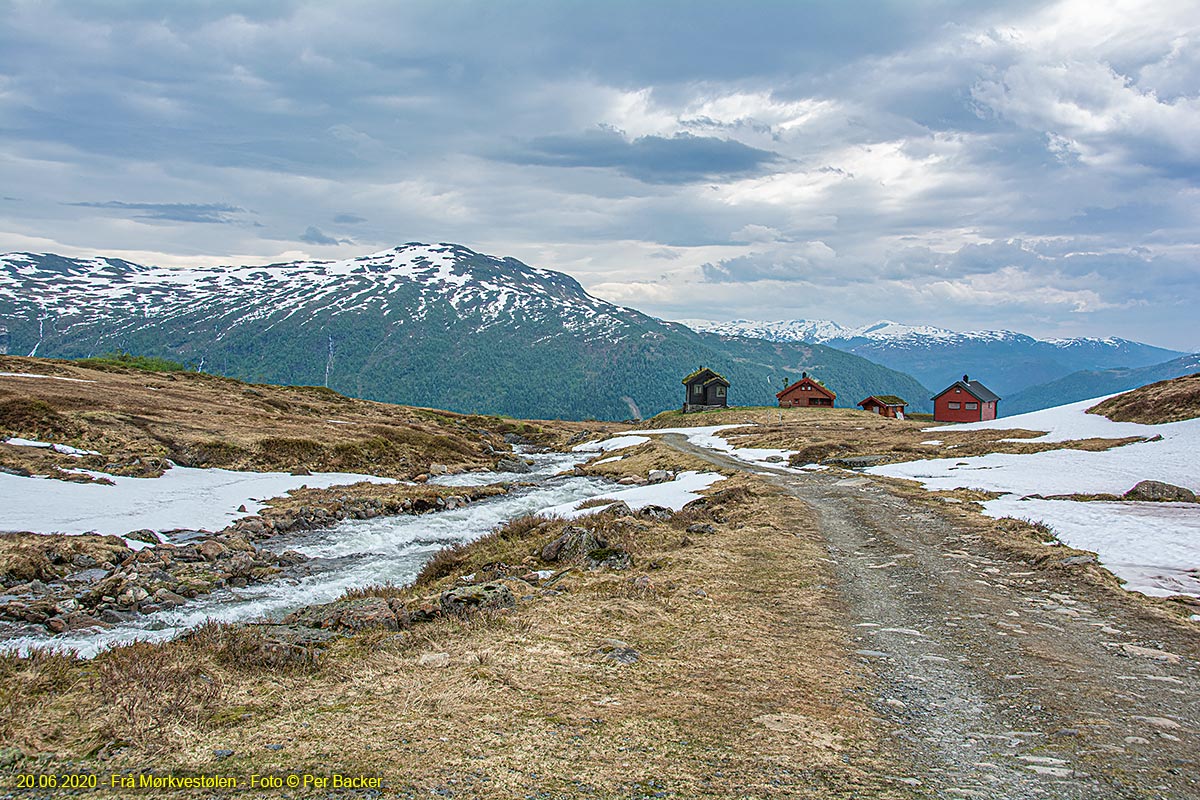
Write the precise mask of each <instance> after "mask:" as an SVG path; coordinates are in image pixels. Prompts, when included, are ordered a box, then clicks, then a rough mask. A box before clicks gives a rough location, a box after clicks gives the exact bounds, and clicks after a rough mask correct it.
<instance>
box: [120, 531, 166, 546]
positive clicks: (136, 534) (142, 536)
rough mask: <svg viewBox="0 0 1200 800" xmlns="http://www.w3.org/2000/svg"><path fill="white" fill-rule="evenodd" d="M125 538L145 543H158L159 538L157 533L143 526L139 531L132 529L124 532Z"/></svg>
mask: <svg viewBox="0 0 1200 800" xmlns="http://www.w3.org/2000/svg"><path fill="white" fill-rule="evenodd" d="M125 538H126V539H133V540H134V541H135V542H145V543H146V544H158V543H159V541H160V539H159V538H158V534H157V533H155V532H154V531H152V530H150V529H149V528H143V529H141V530H139V531H132V532H130V533H127V534H125Z"/></svg>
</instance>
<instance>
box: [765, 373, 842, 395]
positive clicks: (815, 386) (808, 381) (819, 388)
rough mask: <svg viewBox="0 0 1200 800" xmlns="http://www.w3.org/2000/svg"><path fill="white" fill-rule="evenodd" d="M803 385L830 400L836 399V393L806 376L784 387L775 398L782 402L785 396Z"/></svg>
mask: <svg viewBox="0 0 1200 800" xmlns="http://www.w3.org/2000/svg"><path fill="white" fill-rule="evenodd" d="M805 384H807V385H809V386H811V387H812V388H813V389H814V390H815V391H816V392H817V393H818V394H823V395H825V396H826V397H828V398H829V399H830V400H836V399H837V392H835V391H833V390H832V389H830V388H828V387H827V386H825V385H824V384H822V383H820V382H819V381H818V380H817V379H816V378H810V377H809V376H808V375H807V374H806V375H805V376H804V377H803V378H801V379H800V380H798V381H796V382H795V383H792V384H789V385H787V386H785V387H784V388H783V391H782V392H776V393H775V397H777V398H778V399H780V400H782V399H783V396H784V395H785V394H787V393H789V392H793V391H795V390H796V389H797V387H800V386H804V385H805Z"/></svg>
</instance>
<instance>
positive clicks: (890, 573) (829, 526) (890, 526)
mask: <svg viewBox="0 0 1200 800" xmlns="http://www.w3.org/2000/svg"><path fill="white" fill-rule="evenodd" d="M662 438H663V441H664V442H665V443H667V444H669V445H671V446H672V447H674V448H676V449H678V450H680V451H683V452H686V453H688V454H691V455H694V456H697V457H699V458H702V459H704V460H706V461H709V462H710V463H713V464H716V465H719V466H721V467H725V468H735V469H740V470H743V471H747V472H753V473H757V474H759V475H761V476H762V477H763V478H764V479H765V480H767V481H769V482H770V483H772V484H774V485H776V486H777V487H779V488H780V489H782V490H783V491H784V492H786V493H788V494H789V495H792V496H794V497H797V498H799V499H801V500H803V501H804V502H805V503H807V504H808V505H810V506H811V507H812V508H813V510H814V511H815V512H816V514H817V516H818V517H819V519H820V532H821V534H822V536H823V537H824V539H825V541H826V543H827V547H828V551H829V557H830V559H831V561H832V566H833V569H834V571H835V573H836V574H837V576H838V581H839V586H838V588H839V592H840V596H841V599H842V601H843V603H844V607H845V618H846V625H847V626H848V628H849V636H850V639H851V641H852V642H854V644H855V645H857V651H856V655H857V656H858V657H859V658H861V659H863V660H864V661H865V662H867V664H868V665H869V668H870V669H871V671H872V672H873V674H874V675H875V676H876V679H877V680H876V683H875V685H874V689H873V690H874V692H875V693H876V697H874V698H871V703H872V706H873V707H874V708H875V709H876V710H877V713H878V717H879V722H880V724H882V725H885V726H887V728H888V729H889V731H890V740H891V741H892V742H894V744H895V754H896V757H897V763H896V765H895V772H896V774H897V775H901V776H905V779H906V782H909V783H911V784H912V785H913V786H919V787H921V789H923V790H924V791H926V792H928V793H929V794H930V795H932V796H936V797H948V798H952V797H981V798H1004V799H1005V800H1007V799H1008V798H1179V799H1181V800H1182V799H1183V798H1200V674H1198V670H1197V664H1198V663H1200V642H1197V640H1196V637H1194V636H1191V635H1190V634H1189V632H1188V631H1186V630H1183V629H1182V628H1181V626H1177V625H1173V624H1171V623H1169V622H1165V621H1163V620H1161V619H1158V618H1157V617H1155V616H1153V615H1152V614H1149V613H1147V612H1146V611H1144V610H1143V609H1141V608H1140V607H1139V606H1138V604H1137V603H1135V602H1132V601H1130V600H1126V599H1124V598H1122V597H1120V596H1116V595H1114V594H1113V593H1111V592H1108V591H1105V590H1104V589H1102V588H1099V587H1095V586H1092V585H1090V584H1087V583H1083V582H1073V581H1069V578H1065V577H1064V576H1063V575H1062V574H1061V573H1058V572H1054V571H1051V570H1046V569H1040V568H1038V567H1036V566H1033V565H1031V564H1030V563H1027V562H1024V561H1022V560H1020V559H1019V558H1017V557H1015V556H1013V555H1011V554H1009V553H1006V552H1004V551H1001V550H999V549H998V548H996V547H994V546H992V545H989V544H988V543H986V542H985V541H983V539H982V538H981V537H980V536H979V535H978V532H977V531H974V530H972V529H971V528H970V527H968V526H965V525H962V524H961V523H957V522H955V521H953V520H952V519H950V518H949V517H948V516H946V515H943V514H940V513H938V512H937V511H936V510H933V509H930V508H926V507H925V506H923V505H921V504H917V503H913V502H911V501H908V500H906V499H904V498H902V497H899V496H896V495H895V494H893V493H891V492H889V491H888V489H887V488H885V487H884V486H882V485H880V484H878V483H877V482H876V481H874V480H873V479H870V478H866V477H861V476H854V475H848V474H847V473H844V472H838V473H836V474H834V473H825V472H814V473H809V474H805V475H796V474H794V473H786V472H783V471H778V470H766V469H762V468H759V467H750V466H748V465H746V464H745V463H743V462H740V461H737V460H736V459H732V458H729V457H727V456H724V455H722V454H719V453H715V452H713V451H711V450H707V449H704V448H700V447H697V446H694V445H692V444H690V443H689V442H688V441H687V440H686V439H685V438H684V437H682V436H679V435H674V434H668V435H665V436H663V437H662Z"/></svg>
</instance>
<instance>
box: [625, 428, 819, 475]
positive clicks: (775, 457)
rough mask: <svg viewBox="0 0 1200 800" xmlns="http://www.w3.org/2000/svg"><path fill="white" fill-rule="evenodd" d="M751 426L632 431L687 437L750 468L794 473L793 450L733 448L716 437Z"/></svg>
mask: <svg viewBox="0 0 1200 800" xmlns="http://www.w3.org/2000/svg"><path fill="white" fill-rule="evenodd" d="M751 425H753V423H749V424H748V423H740V424H737V425H708V426H705V427H699V428H658V429H655V430H645V431H633V433H638V434H646V435H650V436H653V435H657V434H665V433H677V434H679V435H680V436H685V437H687V440H688V441H689V442H691V443H692V444H694V445H696V446H697V447H703V448H705V449H707V450H714V451H716V452H718V453H725V454H726V455H729V456H733V457H734V458H736V459H738V460H739V461H744V462H746V463H747V464H750V465H752V466H759V467H771V468H772V469H780V470H784V471H787V472H795V469H794V468H792V467H789V466H787V462H788V460H789V459H790V458H791V457H792V456H793V455H795V454H796V451H795V450H777V449H774V448H769V447H734V446H733V445H732V444H730V443H729V442H728V441H726V440H725V439H723V438H721V437H720V436H717V432H718V431H723V430H728V429H729V428H746V427H751Z"/></svg>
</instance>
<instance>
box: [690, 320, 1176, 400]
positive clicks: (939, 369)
mask: <svg viewBox="0 0 1200 800" xmlns="http://www.w3.org/2000/svg"><path fill="white" fill-rule="evenodd" d="M682 322H683V323H684V324H686V325H688V326H689V327H691V328H693V329H694V330H697V331H703V332H706V333H715V334H720V335H724V336H750V337H754V338H758V339H764V340H767V341H773V342H813V343H817V344H824V345H828V346H829V347H834V348H837V349H838V350H843V351H845V352H848V353H854V354H855V355H859V356H862V357H864V358H868V359H870V360H871V361H874V362H876V363H878V364H882V365H884V366H886V367H890V368H891V369H895V370H899V371H901V372H906V373H908V374H910V375H912V376H913V377H915V378H916V379H917V380H919V381H920V382H921V383H922V384H924V385H926V386H929V387H932V388H934V389H935V390H937V389H941V388H943V387H945V386H948V385H949V384H951V383H953V382H954V381H955V380H958V379H959V378H961V377H962V376H963V375H964V374H969V375H971V377H972V378H976V379H978V380H980V381H982V382H983V383H984V384H986V385H987V386H988V388H990V389H992V390H993V391H995V392H996V393H997V394H999V395H1000V396H1001V397H1004V398H1006V399H1007V398H1008V397H1009V396H1012V395H1015V394H1016V393H1017V392H1020V391H1021V390H1024V389H1027V388H1029V387H1032V386H1036V385H1040V384H1044V383H1048V382H1050V381H1057V380H1059V379H1061V378H1065V377H1066V376H1068V375H1071V374H1073V373H1076V372H1080V371H1094V370H1105V369H1112V368H1136V367H1146V366H1151V365H1154V364H1161V363H1163V362H1167V361H1171V360H1173V359H1177V358H1179V357H1181V356H1184V355H1186V354H1184V353H1181V352H1179V351H1176V350H1167V349H1165V348H1161V347H1154V346H1152V345H1148V344H1142V343H1140V342H1133V341H1130V340H1128V339H1118V338H1104V339H1096V338H1080V339H1036V338H1034V337H1032V336H1027V335H1025V334H1023V333H1016V332H1014V331H969V332H965V333H963V332H958V331H951V330H947V329H945V328H936V327H932V326H928V325H921V326H914V325H904V324H902V323H899V322H890V321H882V322H877V323H875V324H873V325H864V326H862V327H860V328H846V327H843V326H841V325H839V324H837V323H836V322H831V321H829V320H803V319H799V320H785V321H780V322H756V321H752V320H733V321H732V322H709V321H705V320H683V321H682ZM1101 393H1103V392H1101ZM1051 405H1053V403H1051ZM1040 407H1043V408H1044V407H1045V406H1040ZM1000 408H1001V411H1002V413H1003V414H1011V413H1016V412H1015V411H1014V410H1013V408H1012V406H1011V404H1009V403H1007V402H1002V403H1001V405H1000ZM1025 410H1030V409H1025Z"/></svg>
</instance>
